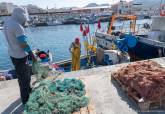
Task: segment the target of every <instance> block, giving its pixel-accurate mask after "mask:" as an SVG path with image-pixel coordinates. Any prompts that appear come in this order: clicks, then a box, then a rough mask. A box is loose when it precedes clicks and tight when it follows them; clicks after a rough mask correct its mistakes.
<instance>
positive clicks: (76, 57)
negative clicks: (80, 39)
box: [70, 42, 81, 71]
mask: <svg viewBox="0 0 165 114" xmlns="http://www.w3.org/2000/svg"><path fill="white" fill-rule="evenodd" d="M70 52H71V53H72V71H76V70H80V53H81V44H79V45H78V44H76V43H74V42H73V43H72V44H71V46H70Z"/></svg>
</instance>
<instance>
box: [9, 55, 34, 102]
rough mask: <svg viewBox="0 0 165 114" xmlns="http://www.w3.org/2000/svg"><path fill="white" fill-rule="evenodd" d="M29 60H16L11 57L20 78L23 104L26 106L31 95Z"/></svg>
mask: <svg viewBox="0 0 165 114" xmlns="http://www.w3.org/2000/svg"><path fill="white" fill-rule="evenodd" d="M27 58H28V57H25V58H21V59H16V58H13V57H11V60H12V62H13V65H14V67H15V71H16V75H17V78H18V83H19V87H20V93H21V100H22V103H23V104H26V102H27V101H28V98H29V94H30V92H31V88H30V81H31V73H30V68H29V66H28V64H26V62H27Z"/></svg>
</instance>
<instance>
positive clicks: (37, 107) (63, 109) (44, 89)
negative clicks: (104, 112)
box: [24, 79, 89, 114]
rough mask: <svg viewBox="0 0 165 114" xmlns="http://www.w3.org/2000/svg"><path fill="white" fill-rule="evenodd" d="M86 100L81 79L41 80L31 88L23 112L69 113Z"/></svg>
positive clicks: (81, 105) (33, 113)
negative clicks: (36, 85)
mask: <svg viewBox="0 0 165 114" xmlns="http://www.w3.org/2000/svg"><path fill="white" fill-rule="evenodd" d="M88 102H89V99H88V98H87V97H86V96H85V89H84V84H83V82H82V81H81V80H77V79H64V80H52V81H50V80H43V81H41V82H40V83H39V86H38V87H36V88H34V89H33V91H32V94H31V95H30V97H29V101H28V102H27V104H26V105H25V110H24V114H71V113H72V112H74V111H79V110H80V108H81V107H85V106H87V104H88Z"/></svg>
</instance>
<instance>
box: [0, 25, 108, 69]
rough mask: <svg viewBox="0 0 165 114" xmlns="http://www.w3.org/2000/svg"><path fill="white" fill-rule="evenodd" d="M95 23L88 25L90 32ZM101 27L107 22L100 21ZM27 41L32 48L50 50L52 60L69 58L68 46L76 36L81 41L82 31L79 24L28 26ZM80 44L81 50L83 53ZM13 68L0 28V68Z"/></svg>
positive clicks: (92, 32) (92, 31) (105, 26)
mask: <svg viewBox="0 0 165 114" xmlns="http://www.w3.org/2000/svg"><path fill="white" fill-rule="evenodd" d="M96 27H97V25H90V29H91V30H90V31H91V34H94V32H95V31H94V30H95V28H96ZM102 28H107V23H102ZM26 33H27V36H28V37H29V43H30V45H31V47H32V48H33V49H40V50H44V51H47V50H50V52H52V54H53V62H57V61H61V60H65V59H69V58H70V57H71V55H70V52H69V46H70V44H71V42H72V41H74V39H75V38H76V37H80V40H81V42H83V38H82V33H81V32H80V26H79V25H60V26H45V27H30V28H27V29H26ZM84 53H85V51H84V47H83V44H82V52H81V54H84ZM11 68H13V66H12V64H11V61H10V58H9V55H8V50H7V43H6V40H5V37H4V34H3V31H2V30H0V70H7V69H11Z"/></svg>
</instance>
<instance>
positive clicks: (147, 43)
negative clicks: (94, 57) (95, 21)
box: [96, 5, 165, 60]
mask: <svg viewBox="0 0 165 114" xmlns="http://www.w3.org/2000/svg"><path fill="white" fill-rule="evenodd" d="M162 7H164V5H162ZM162 9H163V8H162ZM117 17H123V16H121V15H118V16H116V17H115V16H114V18H113V19H112V20H113V21H114V20H115V18H117ZM124 17H125V18H126V20H127V19H128V17H129V16H128V15H126V16H124ZM113 21H111V22H110V23H111V25H110V27H109V29H108V32H107V33H103V32H100V33H99V32H96V37H97V41H98V46H99V47H100V48H104V49H111V45H112V44H113V43H114V41H115V40H116V37H117V38H119V39H121V35H123V34H128V31H127V32H126V31H124V32H123V31H121V32H114V30H113V28H114V26H113V24H114V22H113ZM132 22H133V23H131V24H132V25H131V26H132V27H133V29H132V31H129V34H132V39H136V40H137V43H136V45H135V46H134V47H129V46H127V48H128V49H127V52H128V53H129V55H130V57H131V60H139V59H151V58H157V57H164V56H165V40H164V39H165V32H164V31H165V13H164V11H162V14H161V15H160V16H154V17H152V24H151V27H150V28H151V29H150V31H148V32H147V34H145V35H142V34H138V33H139V32H138V31H136V28H137V27H136V17H134V19H133V18H132ZM131 26H130V27H131ZM125 29H126V28H125ZM114 39H115V40H114ZM121 40H122V39H121ZM120 43H121V42H120Z"/></svg>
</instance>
